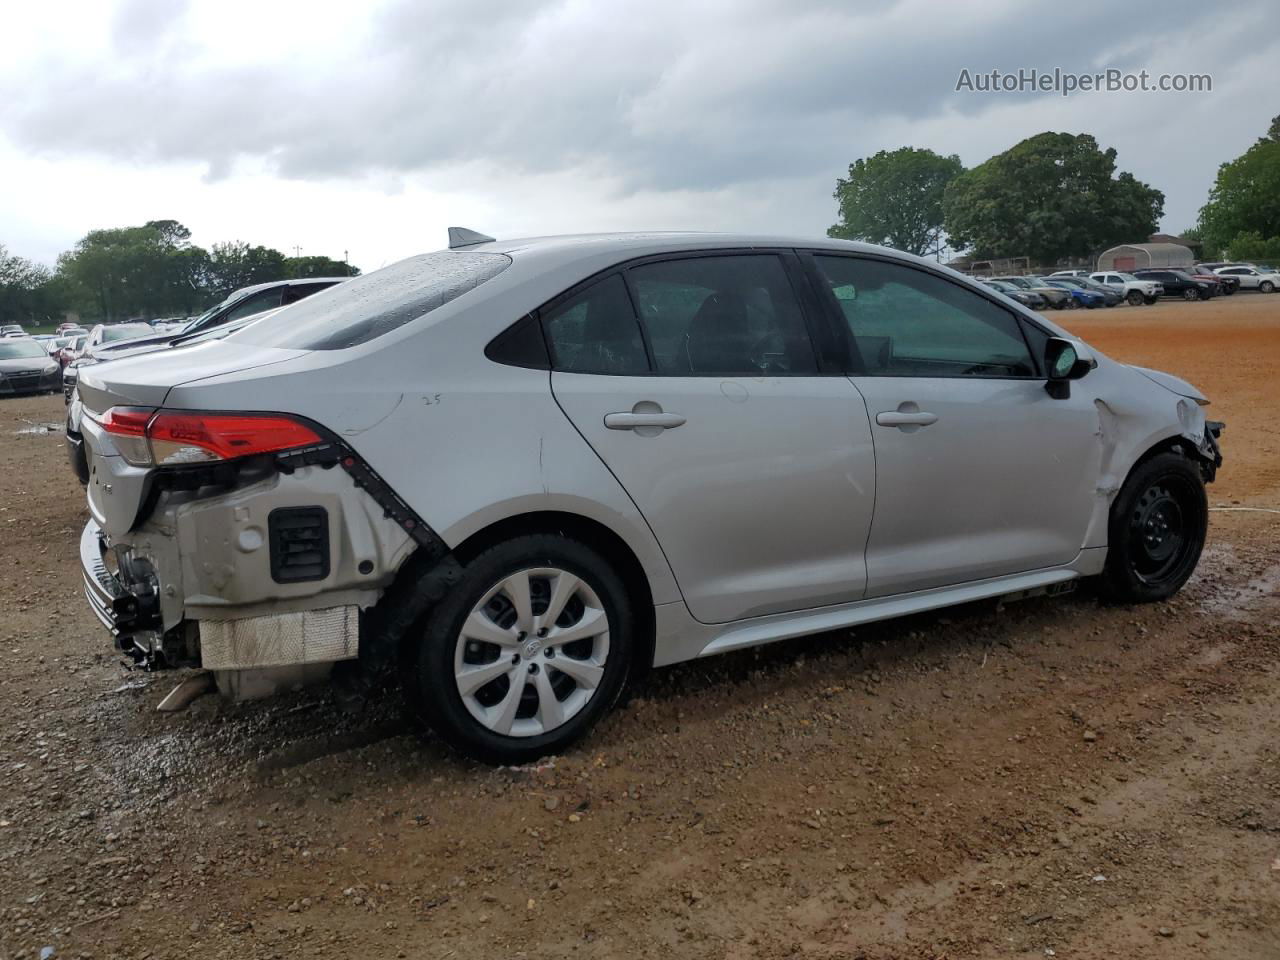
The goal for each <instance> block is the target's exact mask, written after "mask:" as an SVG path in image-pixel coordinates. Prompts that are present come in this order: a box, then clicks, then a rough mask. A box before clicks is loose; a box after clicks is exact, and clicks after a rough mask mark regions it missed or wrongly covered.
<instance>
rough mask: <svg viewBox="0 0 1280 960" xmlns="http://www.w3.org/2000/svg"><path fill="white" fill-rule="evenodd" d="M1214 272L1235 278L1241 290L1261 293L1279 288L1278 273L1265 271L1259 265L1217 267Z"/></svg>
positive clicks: (1272, 291) (1279, 279) (1279, 277)
mask: <svg viewBox="0 0 1280 960" xmlns="http://www.w3.org/2000/svg"><path fill="white" fill-rule="evenodd" d="M1215 272H1216V273H1217V274H1218V275H1219V276H1221V277H1225V278H1229V279H1232V280H1235V281H1236V282H1237V283H1239V284H1240V287H1241V289H1243V290H1258V291H1260V292H1262V293H1275V292H1276V290H1280V273H1276V272H1275V271H1270V272H1267V271H1264V270H1263V269H1262V268H1261V267H1254V266H1242V265H1233V266H1230V267H1219V268H1218V269H1217V270H1216V271H1215Z"/></svg>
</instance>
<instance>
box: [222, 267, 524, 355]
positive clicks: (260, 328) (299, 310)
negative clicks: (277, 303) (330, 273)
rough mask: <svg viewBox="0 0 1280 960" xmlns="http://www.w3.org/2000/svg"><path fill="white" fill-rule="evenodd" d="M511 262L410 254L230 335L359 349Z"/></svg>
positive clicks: (269, 343)
mask: <svg viewBox="0 0 1280 960" xmlns="http://www.w3.org/2000/svg"><path fill="white" fill-rule="evenodd" d="M510 265H511V258H510V257H508V256H506V255H505V254H501V253H464V252H456V251H452V250H441V251H439V252H437V253H426V254H423V255H422V256H418V257H410V258H409V259H408V260H401V261H400V262H399V263H394V264H392V265H391V266H389V267H384V268H383V269H381V270H375V271H374V272H373V273H367V274H365V275H364V276H360V277H355V278H354V279H351V280H348V281H346V282H345V283H341V284H338V285H337V286H335V287H331V288H330V289H328V290H325V291H322V292H321V293H317V294H315V295H314V296H311V297H308V298H307V299H305V300H300V301H299V302H297V303H295V304H293V305H292V306H289V307H285V308H284V309H283V310H281V311H280V312H279V313H275V314H272V315H271V316H268V317H263V318H262V319H261V320H259V321H257V322H256V323H252V324H250V325H249V326H248V327H246V328H245V329H244V330H243V331H239V332H237V333H234V334H232V336H231V339H234V340H242V341H245V342H248V343H254V344H258V345H260V346H264V347H286V348H293V349H297V350H342V349H345V348H346V347H354V346H356V345H357V344H361V343H367V342H368V341H370V340H373V339H374V338H375V337H380V336H382V335H383V334H384V333H390V332H391V331H392V330H395V329H396V328H397V327H400V326H403V325H404V324H406V323H408V322H409V321H410V320H416V319H418V317H421V316H423V315H425V314H428V313H430V312H431V311H432V310H435V309H436V308H437V307H442V306H444V305H445V304H446V303H448V302H449V301H450V300H456V299H457V298H458V297H460V296H462V295H463V294H464V293H466V292H467V291H468V290H474V289H475V288H476V287H478V286H480V284H482V283H484V282H485V281H486V280H491V279H493V278H494V277H496V276H497V275H498V274H500V273H501V272H502V271H503V270H505V269H507V267H509V266H510Z"/></svg>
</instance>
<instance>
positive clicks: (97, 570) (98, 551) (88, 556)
mask: <svg viewBox="0 0 1280 960" xmlns="http://www.w3.org/2000/svg"><path fill="white" fill-rule="evenodd" d="M80 572H81V574H82V575H83V577H84V596H85V599H86V600H88V601H89V609H90V610H92V611H93V615H94V616H95V617H97V618H98V620H99V621H100V622H101V623H102V625H103V626H104V627H106V628H107V629H108V630H109V631H111V635H112V636H113V637H117V638H118V637H119V636H120V628H119V627H118V625H117V624H116V616H115V611H114V606H113V605H114V604H115V602H116V601H117V600H119V599H121V598H123V597H125V596H127V595H128V591H126V590H125V588H124V586H123V585H122V584H121V583H120V581H119V580H117V579H116V577H115V575H114V574H112V573H111V571H109V570H108V569H107V565H106V563H105V562H104V561H103V546H102V533H101V531H100V530H99V529H98V525H97V524H96V523H94V522H93V521H92V520H90V521H89V522H88V523H87V524H85V527H84V530H83V532H81V534H80Z"/></svg>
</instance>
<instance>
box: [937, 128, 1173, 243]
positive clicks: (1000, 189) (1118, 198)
mask: <svg viewBox="0 0 1280 960" xmlns="http://www.w3.org/2000/svg"><path fill="white" fill-rule="evenodd" d="M1115 169H1116V152H1115V150H1113V149H1107V150H1101V149H1099V147H1098V142H1097V141H1096V140H1095V139H1094V138H1093V137H1091V136H1089V135H1088V134H1079V135H1073V134H1069V133H1049V132H1046V133H1040V134H1037V135H1036V136H1034V137H1029V138H1028V139H1026V140H1023V141H1022V142H1021V143H1018V144H1015V145H1014V146H1013V147H1011V148H1010V149H1008V150H1006V151H1005V152H1004V153H1001V154H997V155H996V156H994V157H992V158H991V159H989V160H987V161H986V162H984V163H982V164H979V165H978V166H976V167H974V168H973V169H972V170H968V171H966V172H965V173H962V174H961V175H960V176H958V177H956V178H955V179H954V180H952V181H951V183H950V184H949V185H948V186H947V189H946V192H945V194H944V196H943V201H942V207H943V214H944V225H945V228H946V231H947V234H948V236H949V237H950V238H951V241H952V243H954V244H956V245H958V246H960V247H964V248H972V250H973V252H974V253H975V254H976V255H977V256H979V257H1014V256H1028V257H1031V258H1032V260H1034V261H1036V262H1039V263H1054V262H1057V261H1058V260H1060V259H1062V258H1064V257H1072V256H1075V257H1083V256H1087V255H1089V254H1091V253H1095V252H1097V251H1100V250H1102V249H1104V248H1106V247H1110V246H1114V245H1115V244H1118V243H1123V242H1125V241H1129V242H1132V241H1134V240H1137V239H1145V238H1146V237H1147V236H1148V235H1149V234H1150V233H1152V232H1153V231H1154V230H1155V229H1156V225H1157V224H1158V223H1159V221H1160V217H1161V215H1162V214H1163V212H1164V194H1163V193H1161V192H1160V191H1159V190H1156V189H1154V188H1153V187H1150V186H1148V185H1147V184H1145V183H1142V182H1141V181H1139V180H1137V179H1136V178H1135V177H1134V176H1133V175H1132V174H1129V173H1121V174H1120V175H1119V176H1118V177H1117V176H1114V174H1115Z"/></svg>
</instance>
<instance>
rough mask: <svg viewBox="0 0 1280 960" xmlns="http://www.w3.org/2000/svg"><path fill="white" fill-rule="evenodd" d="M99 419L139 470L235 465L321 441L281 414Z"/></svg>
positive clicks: (140, 412) (129, 414)
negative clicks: (232, 462)
mask: <svg viewBox="0 0 1280 960" xmlns="http://www.w3.org/2000/svg"><path fill="white" fill-rule="evenodd" d="M95 419H97V421H98V423H100V424H101V425H102V428H103V429H104V430H106V432H107V433H109V434H111V436H112V437H113V439H114V441H115V445H116V447H117V448H119V450H120V453H121V455H122V456H123V457H124V458H125V459H126V460H128V461H129V462H130V463H132V464H134V465H136V466H149V465H151V464H155V465H157V466H161V465H177V464H184V463H207V462H209V461H213V460H234V459H236V458H238V457H247V456H251V455H253V454H256V453H275V452H277V451H280V450H292V449H294V448H296V447H306V446H310V445H311V444H313V443H321V442H323V441H322V438H321V437H320V435H319V434H317V433H316V432H315V431H314V430H312V429H311V428H310V427H308V426H307V425H306V424H303V423H300V422H299V421H297V420H294V419H293V418H292V417H287V416H283V415H280V414H253V413H193V412H177V411H169V410H160V411H158V412H157V411H152V410H148V409H144V408H138V407H112V408H111V409H110V410H108V411H107V412H106V413H104V414H103V415H102V416H101V417H97V418H95Z"/></svg>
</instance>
